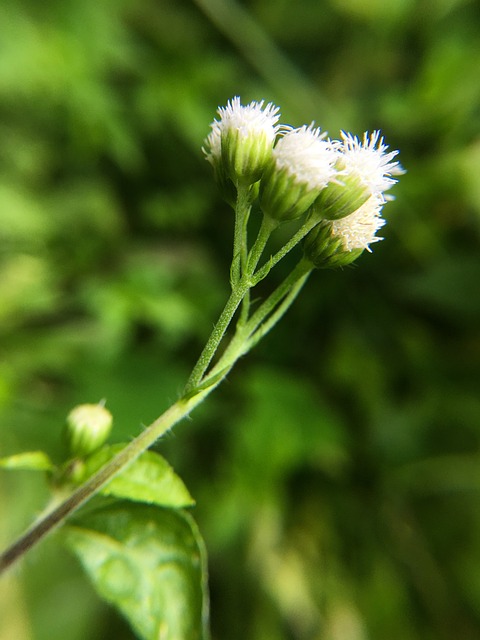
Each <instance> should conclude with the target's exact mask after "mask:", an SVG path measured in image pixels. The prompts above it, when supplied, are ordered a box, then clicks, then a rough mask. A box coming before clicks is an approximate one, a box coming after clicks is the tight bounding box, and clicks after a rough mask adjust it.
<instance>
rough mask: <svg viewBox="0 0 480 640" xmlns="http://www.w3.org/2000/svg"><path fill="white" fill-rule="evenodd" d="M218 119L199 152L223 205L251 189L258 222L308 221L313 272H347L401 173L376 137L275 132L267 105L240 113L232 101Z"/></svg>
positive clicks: (274, 112)
mask: <svg viewBox="0 0 480 640" xmlns="http://www.w3.org/2000/svg"><path fill="white" fill-rule="evenodd" d="M218 115H219V120H215V121H214V122H213V124H212V125H211V128H212V131H211V133H210V135H209V136H208V137H207V139H206V141H205V147H204V149H203V151H204V153H205V155H206V158H207V160H208V161H209V162H210V163H211V164H212V166H213V168H214V171H215V176H216V179H217V181H218V183H219V185H220V187H221V188H222V191H223V193H224V195H225V197H226V199H227V200H228V201H229V202H230V203H232V202H233V201H234V192H235V189H236V188H238V187H239V186H240V185H244V186H248V185H254V184H255V187H256V189H252V193H253V192H257V191H258V201H259V204H260V208H261V209H262V211H263V214H264V216H266V217H267V218H270V219H271V220H273V221H275V222H276V223H280V222H283V221H287V220H295V219H300V218H301V217H302V216H309V217H312V216H314V217H315V218H316V220H318V222H319V224H318V225H317V227H316V228H314V229H313V230H312V232H311V233H310V236H309V237H307V240H306V243H305V252H306V256H307V258H308V259H309V260H311V262H312V263H313V264H314V265H315V266H317V267H322V266H340V265H343V264H348V263H349V262H351V261H352V260H354V259H355V258H356V257H358V255H360V253H361V252H362V251H363V250H364V249H369V246H370V244H372V243H373V242H376V241H377V240H380V238H378V237H377V236H376V235H375V234H376V232H377V230H378V229H379V228H380V227H381V226H382V225H383V224H384V220H383V219H382V218H381V215H380V214H381V210H382V207H383V205H384V204H385V202H386V201H387V200H388V199H389V198H388V196H385V192H386V191H387V190H388V189H390V187H391V186H393V184H395V182H396V179H395V178H394V176H396V175H400V174H401V173H403V169H402V167H401V166H400V164H399V163H398V162H397V161H396V160H395V156H396V155H397V153H398V152H397V151H388V147H387V145H385V144H384V140H383V137H381V135H380V132H379V131H374V132H373V133H372V134H371V135H369V134H368V133H365V134H364V136H363V139H359V138H357V137H356V136H353V135H352V134H350V133H345V132H341V138H340V140H331V139H330V138H327V134H326V133H324V132H321V131H320V129H319V128H316V127H314V125H313V124H311V125H309V126H307V125H304V126H302V127H299V128H297V129H295V128H293V127H291V126H288V125H281V124H280V125H279V124H278V121H279V109H278V107H275V106H274V105H273V104H272V103H268V104H267V105H266V106H264V102H263V101H262V102H251V103H250V104H248V105H247V106H242V104H241V102H240V98H238V97H236V98H234V99H233V100H231V101H230V102H228V104H227V106H226V107H221V108H219V109H218Z"/></svg>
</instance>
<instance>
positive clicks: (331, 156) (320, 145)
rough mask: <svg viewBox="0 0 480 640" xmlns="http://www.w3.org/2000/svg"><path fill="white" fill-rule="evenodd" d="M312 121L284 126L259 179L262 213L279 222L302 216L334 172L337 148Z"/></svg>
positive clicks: (332, 176)
mask: <svg viewBox="0 0 480 640" xmlns="http://www.w3.org/2000/svg"><path fill="white" fill-rule="evenodd" d="M324 137H325V134H324V133H321V131H320V129H318V128H314V127H313V125H310V126H308V127H307V126H303V127H300V128H298V129H288V130H287V131H286V133H285V134H284V135H283V136H282V137H281V138H280V139H279V140H278V142H277V144H276V145H275V148H274V150H273V155H272V160H271V161H270V163H269V165H268V167H267V169H266V171H265V175H264V177H263V179H262V181H261V183H260V205H261V207H262V210H263V212H264V214H265V215H267V216H269V217H270V218H272V219H274V220H277V221H279V222H283V221H284V220H295V219H296V218H299V217H300V216H302V215H303V214H304V213H305V212H306V211H307V210H308V209H309V208H310V206H311V205H312V204H313V203H314V202H315V200H316V199H317V197H318V194H319V193H320V192H321V191H322V189H324V188H325V187H326V185H327V184H328V183H329V181H330V180H332V179H333V178H334V176H335V174H336V169H335V168H334V164H335V162H336V160H337V155H338V154H337V151H336V148H335V146H334V145H332V144H331V143H330V142H328V141H325V140H324V139H323V138H324Z"/></svg>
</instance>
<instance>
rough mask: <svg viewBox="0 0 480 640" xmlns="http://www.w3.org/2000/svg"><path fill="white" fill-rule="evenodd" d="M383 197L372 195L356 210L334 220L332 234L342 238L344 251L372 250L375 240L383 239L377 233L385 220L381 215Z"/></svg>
mask: <svg viewBox="0 0 480 640" xmlns="http://www.w3.org/2000/svg"><path fill="white" fill-rule="evenodd" d="M383 204H384V201H383V198H382V197H381V196H380V195H373V196H371V197H370V198H369V199H368V200H367V201H366V202H365V203H364V204H363V205H362V206H361V207H360V208H359V209H357V211H354V212H353V213H351V214H350V215H348V216H345V217H344V218H340V220H332V222H330V224H331V234H332V236H333V237H335V238H338V239H341V241H342V247H343V250H344V251H354V250H355V249H362V250H363V249H367V250H368V251H371V249H370V245H371V244H372V243H373V242H378V241H379V240H383V238H379V237H377V236H376V235H375V234H376V233H377V231H378V230H379V229H381V227H383V225H384V224H385V220H384V219H383V218H382V217H381V212H382V206H383Z"/></svg>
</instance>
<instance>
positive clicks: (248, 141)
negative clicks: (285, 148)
mask: <svg viewBox="0 0 480 640" xmlns="http://www.w3.org/2000/svg"><path fill="white" fill-rule="evenodd" d="M271 155H272V141H271V140H270V138H269V136H267V135H266V134H265V133H264V132H263V131H253V132H252V133H249V134H245V132H243V131H241V130H239V129H228V130H227V131H226V132H225V134H224V135H223V136H222V162H223V166H224V167H225V172H226V173H227V175H229V176H230V178H231V180H232V181H233V183H234V184H245V185H248V184H253V183H254V182H257V181H258V180H260V178H261V177H262V174H263V172H264V170H265V167H266V165H267V162H268V160H269V159H270V157H271Z"/></svg>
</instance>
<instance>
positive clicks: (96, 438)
mask: <svg viewBox="0 0 480 640" xmlns="http://www.w3.org/2000/svg"><path fill="white" fill-rule="evenodd" d="M112 421H113V418H112V414H111V413H110V411H108V410H107V409H105V407H104V406H103V405H101V404H80V405H78V406H77V407H75V408H74V409H72V411H70V413H69V414H68V416H67V427H66V437H67V443H68V447H69V450H70V453H71V454H72V455H73V456H77V457H83V456H87V455H88V454H90V453H92V452H93V451H95V450H96V449H99V448H100V447H101V446H102V445H103V444H104V443H105V442H106V440H107V438H108V436H109V435H110V431H111V429H112Z"/></svg>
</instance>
